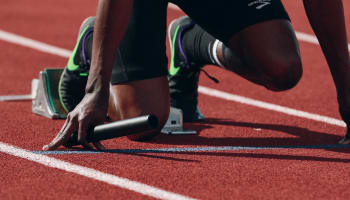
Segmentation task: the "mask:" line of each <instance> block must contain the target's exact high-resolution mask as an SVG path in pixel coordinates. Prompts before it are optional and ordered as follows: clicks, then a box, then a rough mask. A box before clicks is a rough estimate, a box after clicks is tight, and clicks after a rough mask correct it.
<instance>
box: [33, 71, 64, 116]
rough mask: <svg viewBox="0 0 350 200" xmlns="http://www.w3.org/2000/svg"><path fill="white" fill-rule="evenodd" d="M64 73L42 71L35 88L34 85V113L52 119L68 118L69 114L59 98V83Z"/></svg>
mask: <svg viewBox="0 0 350 200" xmlns="http://www.w3.org/2000/svg"><path fill="white" fill-rule="evenodd" d="M62 72H63V69H44V71H40V73H39V79H37V81H36V82H37V83H36V84H35V85H34V86H33V84H32V90H34V94H35V95H34V98H33V100H32V111H33V113H36V114H38V115H42V116H45V117H48V118H50V119H65V118H66V116H67V112H66V111H65V110H64V108H63V106H62V104H61V102H60V98H59V96H58V83H59V81H60V77H61V74H62ZM33 82H35V81H33ZM33 87H34V88H33Z"/></svg>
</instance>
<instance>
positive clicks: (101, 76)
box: [43, 0, 133, 150]
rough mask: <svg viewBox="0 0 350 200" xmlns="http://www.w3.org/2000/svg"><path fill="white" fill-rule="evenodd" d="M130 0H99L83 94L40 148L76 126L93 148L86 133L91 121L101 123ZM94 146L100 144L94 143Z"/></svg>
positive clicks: (51, 147) (62, 141)
mask: <svg viewBox="0 0 350 200" xmlns="http://www.w3.org/2000/svg"><path fill="white" fill-rule="evenodd" d="M132 5H133V1H132V0H100V1H99V3H98V7H97V12H96V21H95V31H94V38H93V48H92V60H91V67H90V72H89V78H88V81H87V85H86V94H85V96H84V98H83V100H82V101H81V102H80V103H79V104H78V105H77V106H76V108H75V109H74V110H73V111H72V112H70V113H69V114H68V116H67V120H66V122H65V124H64V125H63V127H62V129H61V131H60V132H59V133H58V134H57V136H56V138H55V139H54V140H53V141H52V142H51V143H50V144H48V145H45V146H44V147H43V150H54V149H56V148H58V147H59V146H61V145H63V144H65V143H66V142H67V141H68V140H69V138H70V136H71V135H72V134H73V133H74V132H75V131H77V130H78V141H79V142H80V144H82V145H83V146H84V147H85V148H92V146H91V145H90V144H89V143H88V142H87V140H86V135H87V130H88V127H89V126H90V125H96V124H98V123H103V122H104V121H105V119H106V114H107V109H108V99H109V84H110V77H111V73H112V67H113V63H114V59H115V55H116V52H117V48H118V46H119V43H120V41H121V39H122V37H123V35H124V33H125V31H126V28H127V25H128V21H129V20H128V19H129V18H130V13H131V7H132ZM94 144H95V147H96V148H99V149H101V148H103V146H102V145H101V144H99V143H94Z"/></svg>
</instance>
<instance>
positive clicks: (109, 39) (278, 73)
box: [43, 0, 350, 150]
mask: <svg viewBox="0 0 350 200" xmlns="http://www.w3.org/2000/svg"><path fill="white" fill-rule="evenodd" d="M303 2H304V6H305V10H306V12H307V15H308V17H309V20H310V23H311V25H312V27H313V30H314V31H315V33H316V35H317V37H318V39H319V41H320V44H321V47H322V50H323V52H324V55H325V57H326V59H327V62H328V65H329V68H330V70H331V72H332V76H333V79H334V82H335V85H336V88H337V93H338V97H339V98H338V101H339V107H340V110H341V111H343V112H342V113H345V114H343V115H342V116H343V118H344V121H345V122H346V123H347V124H348V125H350V120H348V118H350V117H347V114H348V113H349V114H348V115H350V82H349V81H347V78H348V79H349V78H350V68H349V67H350V65H349V55H348V50H347V38H346V32H345V23H344V14H343V5H342V1H341V0H332V1H330V0H304V1H303ZM131 4H132V1H129V0H128V1H123V0H120V1H113V0H110V1H108V0H100V2H99V8H98V10H97V19H96V24H95V26H96V27H95V36H94V41H93V42H94V43H93V57H92V65H91V71H90V75H89V80H88V84H87V88H86V96H85V97H84V99H83V100H82V102H81V103H80V104H79V105H78V106H77V107H76V108H75V109H74V110H73V111H72V112H71V113H70V114H69V116H68V119H67V120H66V123H65V124H64V126H63V127H62V129H61V131H60V132H59V134H58V135H57V136H56V138H55V139H54V140H53V141H52V142H51V143H50V144H48V145H45V146H44V147H43V149H44V150H54V149H57V148H58V147H59V146H60V145H63V144H65V142H66V141H67V140H68V139H69V137H70V135H71V134H72V133H73V132H74V131H76V130H78V140H79V141H80V143H81V144H82V145H83V146H84V147H85V148H89V149H90V148H93V147H92V146H91V145H90V144H89V143H88V142H87V141H86V130H87V128H88V126H89V125H91V124H99V123H101V122H103V120H104V119H105V116H106V113H107V109H108V110H109V111H108V114H109V115H110V116H111V118H112V119H113V120H120V119H124V118H129V117H136V116H139V115H142V114H149V113H153V114H156V115H157V116H158V118H159V119H160V121H161V125H163V124H164V123H165V122H166V120H167V118H168V114H169V88H168V81H167V78H166V77H159V78H153V79H148V80H141V81H134V82H130V83H127V84H122V85H113V86H112V87H110V86H109V80H110V78H109V77H110V74H111V70H112V66H113V62H114V59H115V58H114V55H116V54H115V52H116V49H117V47H118V43H119V41H120V40H121V37H122V35H123V33H124V30H125V28H126V25H127V24H126V21H127V20H125V19H126V18H128V16H129V15H130V10H128V9H124V10H123V12H120V10H118V9H119V8H120V7H119V6H124V7H125V8H130V7H131ZM103 27H104V28H103ZM271 33H274V34H273V35H272V34H271ZM257 36H259V37H257ZM262 37H264V39H263V40H261V39H258V38H262ZM266 47H268V48H266ZM221 49H222V48H220V46H219V48H218V49H217V53H218V56H219V60H220V61H221V62H222V63H223V64H224V66H225V68H226V69H228V70H231V71H233V72H236V73H237V74H239V75H241V76H242V77H244V78H246V79H248V80H250V81H252V82H254V83H257V84H260V85H263V86H265V87H266V88H268V89H270V90H274V91H282V90H286V89H290V88H292V87H294V86H295V85H296V84H297V82H298V81H299V79H300V77H301V75H302V66H301V59H300V54H299V48H298V43H297V40H296V37H295V33H294V30H293V29H292V27H291V25H290V22H289V21H287V20H272V21H267V22H263V23H260V24H256V25H253V26H251V27H249V28H247V29H245V30H243V31H241V32H240V33H238V34H236V35H235V36H233V37H232V38H231V40H230V43H229V49H230V50H231V51H229V52H225V53H224V52H222V51H221ZM262 52H264V54H263V55H262ZM248 58H249V59H248ZM108 99H109V107H108V108H107V105H108ZM154 102H157V103H154ZM347 111H349V112H347ZM151 134H154V133H151ZM341 143H343V144H348V143H350V141H349V140H342V141H341ZM95 147H96V148H97V149H102V148H103V146H102V145H101V144H99V143H95Z"/></svg>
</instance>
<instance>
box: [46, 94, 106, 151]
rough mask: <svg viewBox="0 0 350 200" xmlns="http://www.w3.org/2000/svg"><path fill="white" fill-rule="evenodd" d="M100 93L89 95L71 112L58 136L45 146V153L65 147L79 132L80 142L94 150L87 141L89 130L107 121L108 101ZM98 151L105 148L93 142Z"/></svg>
mask: <svg viewBox="0 0 350 200" xmlns="http://www.w3.org/2000/svg"><path fill="white" fill-rule="evenodd" d="M104 96H106V95H101V94H99V93H98V92H92V93H87V94H86V95H85V96H84V98H83V99H82V101H81V102H80V103H79V104H78V105H77V106H76V107H75V109H74V110H73V111H72V112H70V113H69V114H68V116H67V119H66V122H65V123H64V125H63V127H62V128H61V130H60V132H59V133H58V134H57V136H56V137H55V138H54V139H53V140H52V141H51V143H50V144H48V145H44V146H43V150H44V151H52V150H55V149H57V148H58V147H59V146H61V145H65V144H66V143H67V142H68V140H69V139H70V137H71V136H72V134H73V133H74V132H76V131H78V142H79V144H81V145H82V146H83V147H84V148H86V149H93V146H92V145H91V144H90V143H89V142H88V141H87V134H88V128H89V127H90V126H96V125H98V124H102V123H103V122H105V120H106V114H107V109H108V100H106V98H105V97H104ZM93 144H94V146H95V147H96V149H98V150H104V149H105V148H104V146H103V145H102V144H101V143H99V142H93Z"/></svg>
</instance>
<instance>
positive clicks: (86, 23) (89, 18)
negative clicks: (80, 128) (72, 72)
mask: <svg viewBox="0 0 350 200" xmlns="http://www.w3.org/2000/svg"><path fill="white" fill-rule="evenodd" d="M91 21H93V22H91ZM94 21H95V17H92V16H91V17H88V18H86V19H85V20H84V21H83V22H82V23H81V25H80V28H79V33H78V37H77V40H76V41H77V42H78V43H79V39H81V38H82V37H80V36H81V34H82V31H83V30H85V29H86V27H87V26H90V23H91V24H94ZM93 26H94V25H93ZM93 26H92V27H93ZM71 56H73V55H71ZM74 56H75V55H74ZM69 59H70V58H69ZM67 69H68V68H67V66H66V67H65V68H64V70H63V72H62V74H61V78H60V81H59V84H58V96H59V99H60V102H61V104H62V107H63V108H64V109H65V110H66V111H67V112H69V110H68V108H67V107H66V105H65V104H64V103H63V99H62V94H61V92H60V91H61V85H62V78H63V75H64V74H65V73H67V72H66V71H67Z"/></svg>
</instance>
